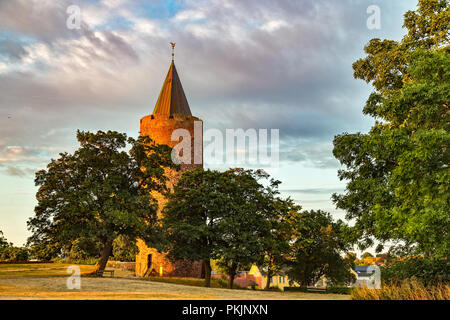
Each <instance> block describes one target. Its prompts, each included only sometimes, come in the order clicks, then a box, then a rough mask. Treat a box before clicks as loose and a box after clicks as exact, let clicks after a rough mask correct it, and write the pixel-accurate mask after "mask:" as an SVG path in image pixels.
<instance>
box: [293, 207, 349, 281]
mask: <svg viewBox="0 0 450 320" xmlns="http://www.w3.org/2000/svg"><path fill="white" fill-rule="evenodd" d="M347 228H348V227H347V226H346V225H345V224H344V223H343V222H342V221H340V220H338V221H337V222H334V221H333V219H332V217H331V215H330V214H329V213H327V212H323V211H320V210H319V211H314V210H311V211H303V212H301V213H300V215H299V219H298V221H297V222H296V225H295V233H294V239H293V243H292V259H291V263H290V267H291V268H290V269H289V271H288V274H289V278H290V279H292V280H295V281H296V282H298V283H299V284H300V285H302V286H308V285H313V284H314V283H316V282H317V281H318V280H319V279H320V278H321V277H322V276H325V277H326V278H327V280H328V282H329V283H333V284H339V283H344V282H346V281H347V280H348V278H349V277H350V274H351V273H350V264H349V263H348V260H346V259H345V258H343V257H342V256H341V254H342V253H343V252H346V251H347V250H348V249H349V245H350V244H349V242H348V240H346V237H345V234H346V232H347Z"/></svg>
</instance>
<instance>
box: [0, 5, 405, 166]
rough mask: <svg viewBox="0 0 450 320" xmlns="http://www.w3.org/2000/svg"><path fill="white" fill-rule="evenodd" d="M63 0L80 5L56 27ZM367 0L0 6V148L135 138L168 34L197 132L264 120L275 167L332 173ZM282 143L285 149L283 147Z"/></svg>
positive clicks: (350, 117)
mask: <svg viewBox="0 0 450 320" xmlns="http://www.w3.org/2000/svg"><path fill="white" fill-rule="evenodd" d="M71 4H75V5H78V6H80V9H81V17H82V24H81V28H80V29H74V30H70V29H68V28H67V27H66V19H67V16H68V15H67V12H66V9H67V7H68V5H71ZM369 4H371V1H369V0H365V1H360V2H357V3H355V2H354V1H351V0H345V1H342V2H339V3H336V1H332V0H328V1H326V0H323V1H316V0H305V1H282V2H281V1H280V2H276V1H269V0H248V1H238V0H230V1H226V2H223V1H219V0H212V1H210V0H208V1H206V0H204V1H203V0H201V1H184V2H182V4H181V5H180V4H179V3H178V2H177V3H176V2H170V1H169V2H164V4H163V2H161V3H159V2H158V3H157V4H156V5H155V3H150V2H144V1H125V0H120V1H119V0H110V1H106V0H105V1H99V2H92V1H87V0H86V1H82V0H79V1H68V0H67V1H66V0H63V1H58V2H55V1H37V0H35V1H28V0H16V1H1V2H0V29H1V30H4V31H3V32H2V33H0V96H1V97H2V99H1V100H0V136H1V137H2V139H3V140H4V141H5V143H6V145H8V146H34V147H35V148H43V147H52V148H55V150H56V149H57V148H61V149H62V148H69V147H70V146H73V145H74V142H75V140H74V132H75V130H76V129H77V128H81V129H85V130H93V131H95V130H97V129H116V130H121V131H126V132H131V133H136V134H137V131H138V123H139V122H138V121H139V118H140V117H141V116H143V115H145V114H148V113H150V112H151V110H152V109H153V106H154V103H155V102H156V99H157V95H158V93H159V90H160V88H161V85H162V81H163V79H164V76H165V74H166V72H167V68H168V64H169V61H170V47H169V45H168V42H169V41H174V42H176V43H177V46H176V50H175V60H176V64H177V67H178V71H179V74H180V77H181V80H182V82H183V86H184V89H185V91H186V94H187V97H188V100H189V102H190V105H191V108H192V111H193V113H194V114H195V115H198V116H200V117H201V118H202V119H203V120H205V126H208V127H215V128H278V129H280V139H282V141H283V149H282V150H281V152H282V159H284V161H291V162H293V161H300V162H304V163H309V164H310V165H315V166H318V167H333V166H335V161H334V160H333V159H332V155H330V154H331V148H332V146H331V144H330V141H331V139H332V137H333V135H335V134H338V133H340V132H343V131H346V130H348V131H350V130H352V131H354V130H364V129H367V128H368V124H369V123H368V121H367V120H364V119H363V117H362V115H361V108H362V105H363V102H364V100H365V98H366V97H367V94H368V88H367V86H366V85H365V84H363V83H358V82H356V81H355V80H354V79H353V75H352V70H351V63H352V62H353V61H354V60H355V59H356V58H358V57H359V56H360V55H361V54H362V46H363V44H364V43H365V42H367V41H368V39H370V38H372V37H373V36H374V34H373V31H370V30H368V29H367V28H366V21H365V19H366V18H367V14H366V8H367V6H368V5H369ZM382 5H383V6H384V8H389V7H395V6H398V4H389V2H387V1H384V2H382ZM158 6H159V7H158ZM396 12H399V11H398V10H397V11H396ZM383 14H384V15H383V17H384V19H383V21H390V20H389V19H388V17H389V15H390V13H389V11H387V10H384V11H383ZM51 132H58V134H48V133H51ZM295 139H297V140H298V141H297V142H294V145H295V144H299V146H298V148H297V149H296V148H294V147H289V146H290V145H292V141H294V140H295ZM308 141H309V142H310V143H312V144H317V146H316V147H313V146H308V144H307V142H308ZM61 149H60V151H64V149H62V150H61ZM55 154H56V152H54V151H53V152H49V154H47V155H46V156H50V155H55ZM2 157H4V155H2ZM21 157H23V158H22V159H24V161H28V160H27V156H25V155H23V156H21Z"/></svg>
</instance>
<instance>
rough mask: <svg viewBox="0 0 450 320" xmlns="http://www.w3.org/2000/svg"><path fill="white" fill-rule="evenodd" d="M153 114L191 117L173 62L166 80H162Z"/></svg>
mask: <svg viewBox="0 0 450 320" xmlns="http://www.w3.org/2000/svg"><path fill="white" fill-rule="evenodd" d="M153 114H163V115H168V116H171V115H173V114H185V115H189V116H191V115H192V114H191V109H189V104H188V102H187V99H186V95H185V94H184V90H183V86H182V85H181V81H180V78H179V77H178V73H177V69H176V68H175V63H174V62H173V61H172V63H171V64H170V68H169V72H167V76H166V80H164V84H163V87H162V89H161V92H160V94H159V97H158V101H157V102H156V105H155V109H154V110H153Z"/></svg>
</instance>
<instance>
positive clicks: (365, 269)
mask: <svg viewBox="0 0 450 320" xmlns="http://www.w3.org/2000/svg"><path fill="white" fill-rule="evenodd" d="M354 273H355V274H356V281H355V283H354V284H353V286H354V287H366V288H370V289H380V288H381V271H380V267H378V266H356V267H355V270H354Z"/></svg>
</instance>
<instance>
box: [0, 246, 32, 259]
mask: <svg viewBox="0 0 450 320" xmlns="http://www.w3.org/2000/svg"><path fill="white" fill-rule="evenodd" d="M28 256H29V252H28V249H27V248H22V247H12V246H11V247H7V248H3V249H1V250H0V260H3V261H28Z"/></svg>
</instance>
